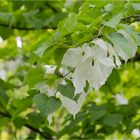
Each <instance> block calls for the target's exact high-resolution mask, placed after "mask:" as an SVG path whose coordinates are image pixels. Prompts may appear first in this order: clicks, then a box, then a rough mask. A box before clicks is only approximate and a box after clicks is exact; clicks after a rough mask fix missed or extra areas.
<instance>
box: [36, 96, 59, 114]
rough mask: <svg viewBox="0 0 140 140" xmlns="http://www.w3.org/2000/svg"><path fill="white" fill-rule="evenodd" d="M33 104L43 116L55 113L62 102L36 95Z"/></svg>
mask: <svg viewBox="0 0 140 140" xmlns="http://www.w3.org/2000/svg"><path fill="white" fill-rule="evenodd" d="M33 102H34V103H35V105H36V107H37V108H38V109H39V111H40V112H41V114H42V115H43V116H48V115H49V114H52V113H54V112H55V111H56V110H57V109H58V108H59V107H60V105H61V102H60V101H59V100H58V99H56V98H55V97H47V96H46V95H44V94H37V95H35V96H34V98H33Z"/></svg>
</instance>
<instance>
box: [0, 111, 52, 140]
mask: <svg viewBox="0 0 140 140" xmlns="http://www.w3.org/2000/svg"><path fill="white" fill-rule="evenodd" d="M0 116H4V117H6V118H9V119H11V118H12V116H11V115H10V114H7V113H5V112H2V111H0ZM24 126H25V127H27V128H28V129H30V130H32V131H34V132H36V133H38V134H40V135H41V136H42V137H43V138H45V139H49V140H54V139H53V138H52V137H51V136H48V135H47V134H45V133H43V132H42V131H40V130H39V129H37V128H35V127H33V126H31V125H29V124H27V123H25V124H24Z"/></svg>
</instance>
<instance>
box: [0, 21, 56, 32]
mask: <svg viewBox="0 0 140 140" xmlns="http://www.w3.org/2000/svg"><path fill="white" fill-rule="evenodd" d="M0 26H1V27H6V28H9V29H17V30H26V31H29V30H37V29H38V28H35V27H20V26H17V25H13V26H10V27H9V25H8V24H4V23H0ZM39 29H41V30H42V29H54V30H55V29H56V27H50V26H43V27H42V28H39Z"/></svg>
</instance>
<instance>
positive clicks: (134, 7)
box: [132, 3, 140, 10]
mask: <svg viewBox="0 0 140 140" xmlns="http://www.w3.org/2000/svg"><path fill="white" fill-rule="evenodd" d="M132 8H133V9H134V10H140V3H133V4H132Z"/></svg>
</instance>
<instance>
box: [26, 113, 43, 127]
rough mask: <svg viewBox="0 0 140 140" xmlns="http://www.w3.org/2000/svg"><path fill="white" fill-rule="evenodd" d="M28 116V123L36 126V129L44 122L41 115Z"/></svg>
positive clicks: (32, 114) (31, 114)
mask: <svg viewBox="0 0 140 140" xmlns="http://www.w3.org/2000/svg"><path fill="white" fill-rule="evenodd" d="M27 116H28V123H29V124H31V125H33V126H35V127H39V125H40V124H41V122H42V120H43V118H42V116H41V115H40V113H36V112H31V113H30V114H28V115H27Z"/></svg>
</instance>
